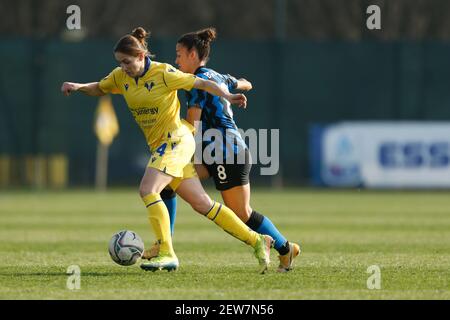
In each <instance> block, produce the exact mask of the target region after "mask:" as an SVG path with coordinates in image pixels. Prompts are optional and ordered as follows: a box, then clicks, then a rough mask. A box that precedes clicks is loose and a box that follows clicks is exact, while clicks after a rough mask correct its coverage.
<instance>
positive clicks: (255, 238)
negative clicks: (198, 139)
mask: <svg viewBox="0 0 450 320" xmlns="http://www.w3.org/2000/svg"><path fill="white" fill-rule="evenodd" d="M146 38H147V32H146V31H145V30H144V29H143V28H136V29H135V30H133V32H132V33H131V34H128V35H125V36H124V37H122V38H121V39H120V40H119V41H118V43H117V44H116V46H115V48H114V56H115V58H116V60H117V61H118V62H119V63H120V67H118V68H116V69H114V70H113V71H112V72H111V73H110V74H109V75H108V76H107V77H105V78H104V79H103V80H101V81H99V82H93V83H86V84H81V83H73V82H65V83H64V84H63V85H62V88H61V90H62V92H63V93H64V94H65V95H69V94H70V93H71V92H73V91H80V92H82V93H85V94H87V95H90V96H102V95H105V94H107V93H115V94H122V95H123V96H124V98H125V101H126V103H127V105H128V108H129V110H130V111H131V113H132V115H133V117H134V119H135V120H136V122H137V123H138V125H139V127H140V128H141V129H142V131H143V133H144V135H145V138H146V140H147V143H148V145H149V147H150V151H151V155H150V160H149V163H148V165H147V168H146V170H145V173H144V177H143V178H142V181H141V185H140V189H139V191H140V195H141V197H142V200H143V202H144V204H145V206H146V208H147V212H148V217H149V222H150V225H151V227H152V229H153V231H154V234H155V236H156V239H157V243H158V244H159V252H158V255H157V256H155V257H153V258H152V259H150V261H149V262H147V263H143V264H142V265H141V268H142V269H144V270H152V271H155V270H158V269H159V270H160V269H166V270H173V269H176V268H177V267H178V264H179V263H178V258H177V256H176V255H175V251H174V250H173V246H172V237H171V232H170V225H169V224H170V218H169V214H168V212H167V208H166V206H165V205H164V203H163V202H162V199H161V196H160V193H161V191H162V190H163V189H164V188H165V187H166V186H170V187H171V189H172V190H175V191H176V193H177V194H178V195H180V197H181V198H183V199H184V200H185V201H187V202H188V203H189V204H190V205H191V206H192V207H193V209H194V210H195V211H197V212H199V213H200V214H202V215H204V216H206V217H207V218H209V219H210V220H212V221H214V222H215V223H216V224H217V225H219V226H220V227H221V228H222V229H224V230H225V231H226V232H228V233H229V234H231V235H233V236H234V237H236V238H237V239H239V240H241V241H243V242H245V243H247V244H248V245H250V246H252V247H253V248H254V250H255V256H256V257H257V259H258V261H259V263H260V272H261V273H264V272H265V271H266V270H267V266H268V263H269V260H270V247H271V245H272V241H273V240H272V238H271V237H270V236H265V235H261V234H258V233H256V232H254V231H250V230H248V227H247V226H246V225H245V224H244V223H243V222H242V221H241V220H239V219H238V218H237V217H236V215H235V213H233V211H231V210H230V209H229V208H227V207H226V206H225V205H222V204H221V203H218V202H215V201H212V200H211V198H210V197H209V196H208V195H207V194H206V193H205V191H204V189H203V187H202V185H201V183H200V181H199V179H198V176H197V174H196V172H195V169H194V166H193V163H192V162H191V160H192V156H193V154H194V151H195V141H194V137H193V135H192V131H193V127H192V126H191V125H190V124H189V123H186V122H185V121H184V122H183V121H181V120H180V102H179V100H178V97H177V90H178V89H184V90H191V89H201V90H205V91H207V92H209V93H211V94H214V95H217V96H221V97H223V98H225V99H227V100H229V101H230V102H232V103H236V104H238V105H243V106H245V104H246V97H245V96H244V95H242V94H230V93H229V92H228V91H227V90H224V89H222V88H220V86H218V85H217V84H216V83H215V82H213V81H209V80H205V79H201V78H199V77H196V76H193V75H192V74H188V73H184V72H181V71H179V70H177V69H175V68H174V67H172V66H171V65H169V64H166V63H160V62H157V61H153V60H151V55H150V53H149V51H148V49H147V42H146Z"/></svg>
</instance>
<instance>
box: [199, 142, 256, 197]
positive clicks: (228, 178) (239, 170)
mask: <svg viewBox="0 0 450 320" xmlns="http://www.w3.org/2000/svg"><path fill="white" fill-rule="evenodd" d="M243 152H244V153H245V154H244V157H243V158H244V159H245V162H244V163H242V161H241V163H238V162H237V161H235V163H234V164H227V163H223V164H216V163H213V164H209V165H208V164H204V165H205V167H206V169H208V172H209V175H210V176H211V177H213V179H214V183H215V185H216V189H217V190H219V191H225V190H228V189H231V188H233V187H237V186H243V185H246V184H248V183H249V182H250V170H251V169H252V162H251V158H250V152H249V151H248V149H245V150H244V151H243Z"/></svg>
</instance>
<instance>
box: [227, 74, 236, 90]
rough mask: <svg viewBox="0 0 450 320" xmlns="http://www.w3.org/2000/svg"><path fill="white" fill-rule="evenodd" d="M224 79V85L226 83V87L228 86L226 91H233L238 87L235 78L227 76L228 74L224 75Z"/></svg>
mask: <svg viewBox="0 0 450 320" xmlns="http://www.w3.org/2000/svg"><path fill="white" fill-rule="evenodd" d="M225 78H226V83H227V86H228V90H229V91H232V90H235V89H236V88H237V86H238V81H237V79H236V78H235V77H233V76H231V75H229V74H227V75H225Z"/></svg>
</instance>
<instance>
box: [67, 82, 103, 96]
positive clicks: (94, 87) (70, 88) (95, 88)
mask: <svg viewBox="0 0 450 320" xmlns="http://www.w3.org/2000/svg"><path fill="white" fill-rule="evenodd" d="M74 91H80V92H82V93H84V94H86V95H88V96H93V97H99V96H104V95H105V93H104V92H103V91H102V90H101V89H100V86H99V85H98V82H91V83H75V82H64V83H63V85H62V86H61V92H62V93H63V94H64V95H65V96H69V95H70V94H71V93H72V92H74Z"/></svg>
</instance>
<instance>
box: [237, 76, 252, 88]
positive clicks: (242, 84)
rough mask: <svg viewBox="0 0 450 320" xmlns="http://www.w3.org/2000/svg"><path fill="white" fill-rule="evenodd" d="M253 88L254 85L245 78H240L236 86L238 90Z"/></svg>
mask: <svg viewBox="0 0 450 320" xmlns="http://www.w3.org/2000/svg"><path fill="white" fill-rule="evenodd" d="M252 88H253V86H252V83H251V82H250V81H247V80H246V79H244V78H240V79H238V81H237V86H236V89H237V90H243V91H250V90H252Z"/></svg>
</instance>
